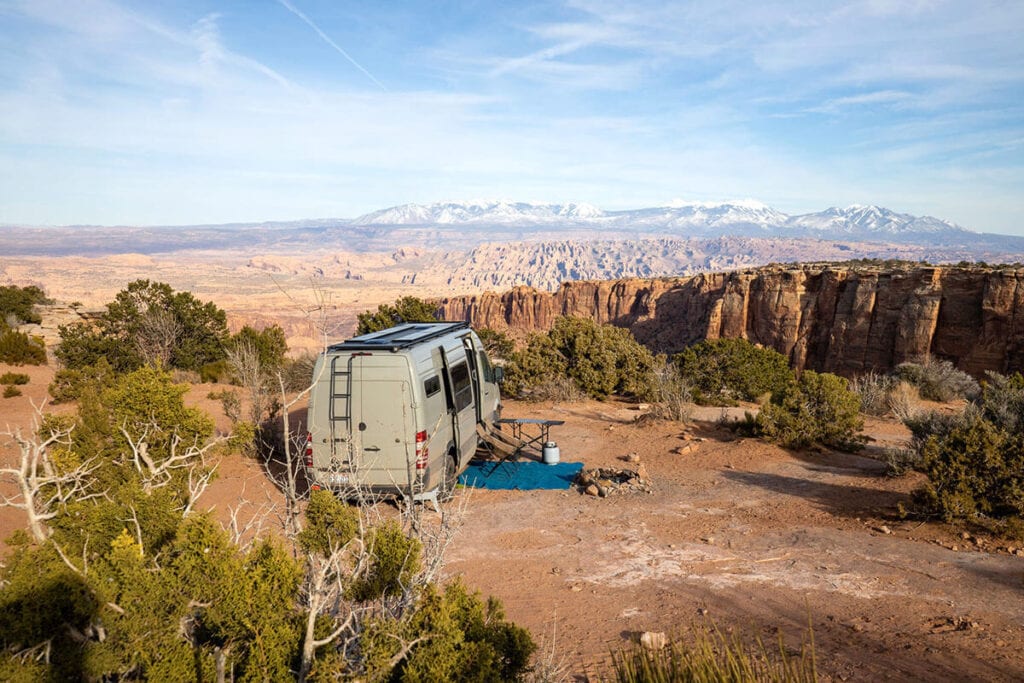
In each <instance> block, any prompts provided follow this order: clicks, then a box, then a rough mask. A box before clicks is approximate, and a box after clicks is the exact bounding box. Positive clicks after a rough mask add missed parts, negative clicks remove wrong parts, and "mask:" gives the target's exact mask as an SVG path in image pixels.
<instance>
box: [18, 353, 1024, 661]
mask: <svg viewBox="0 0 1024 683" xmlns="http://www.w3.org/2000/svg"><path fill="white" fill-rule="evenodd" d="M8 369H11V368H7V367H5V366H0V373H2V372H4V371H6V370H8ZM14 370H15V371H19V372H26V373H28V374H29V375H30V376H31V378H32V380H31V382H30V383H29V384H28V385H26V386H25V387H22V390H23V392H24V395H23V396H19V397H15V398H10V399H0V429H2V428H3V427H4V426H5V425H8V426H10V427H14V426H16V425H21V426H26V425H28V424H29V423H30V422H31V417H32V410H33V409H32V403H31V401H32V400H34V401H35V402H36V403H39V402H41V401H42V399H43V398H44V397H45V395H46V384H47V383H48V382H49V377H50V376H51V373H52V371H51V370H49V369H47V368H14ZM211 388H213V387H211V386H209V385H207V386H199V387H196V388H194V389H193V391H192V392H191V393H190V397H191V400H193V401H194V402H195V403H196V404H198V405H201V406H202V407H204V408H205V409H206V410H208V411H209V412H210V413H211V414H212V415H214V416H216V417H217V418H218V420H219V421H220V423H221V425H222V426H223V425H224V418H223V416H222V415H221V414H220V410H219V406H218V404H217V403H216V402H215V401H211V400H209V399H208V398H206V394H207V393H209V391H210V390H211ZM300 412H301V411H300ZM740 412H742V411H740ZM638 414H639V413H638V411H637V410H635V409H634V407H633V406H629V405H627V404H620V403H615V402H605V403H599V402H583V403H572V404H551V403H547V404H521V403H515V402H509V403H508V404H507V405H506V409H505V415H506V416H511V417H548V418H553V419H560V420H564V421H565V424H564V425H562V426H559V427H555V428H553V429H552V432H551V436H552V438H553V439H555V440H557V441H558V444H559V447H560V451H561V459H562V461H564V462H569V461H572V462H583V463H584V464H585V466H586V467H587V468H593V467H615V468H621V469H633V470H635V469H637V468H638V467H639V466H640V465H642V466H643V468H644V469H645V470H646V472H647V475H648V479H649V482H650V488H651V490H650V492H646V493H641V492H629V493H625V492H623V493H613V494H612V495H609V496H608V497H605V498H600V497H593V496H588V495H583V494H581V493H579V492H577V491H575V490H573V491H485V490H477V489H460V490H459V492H458V493H457V496H456V499H455V501H454V502H453V503H449V504H448V505H451V506H462V507H463V508H464V511H465V512H464V519H463V521H462V527H461V530H460V532H459V534H458V536H457V538H456V540H455V543H454V544H453V546H452V547H451V549H450V551H449V555H448V562H447V565H446V571H447V574H448V576H449V577H454V576H461V577H463V579H464V581H465V582H466V583H467V585H469V586H470V587H472V588H475V589H477V590H479V591H481V592H482V593H483V594H490V595H495V596H497V597H498V598H500V599H501V600H502V602H503V603H504V605H505V607H506V612H507V614H508V616H509V617H510V618H511V619H512V620H514V621H516V622H517V623H519V624H521V625H524V626H526V627H528V628H529V629H530V630H531V631H532V632H533V634H534V637H535V639H536V640H537V641H538V642H539V643H541V644H542V646H543V647H544V648H545V649H549V648H551V646H552V639H553V643H554V652H555V655H554V658H555V659H556V660H561V661H564V663H565V664H566V666H567V667H568V672H569V673H570V674H571V675H572V676H573V677H574V678H575V680H587V677H588V675H589V676H590V677H591V679H592V678H593V676H594V674H595V673H596V672H597V671H598V662H600V661H601V660H603V659H606V658H607V656H608V654H609V652H610V651H611V650H612V649H616V648H618V647H620V646H623V645H625V644H627V643H628V642H629V641H630V639H631V638H632V637H634V636H635V634H637V633H639V632H643V631H665V632H668V633H669V634H673V633H681V632H684V631H685V629H686V628H687V627H689V626H690V625H691V624H694V623H698V622H700V621H702V620H712V621H713V622H714V623H715V624H716V625H717V626H718V627H719V628H721V629H723V630H736V631H737V632H739V633H741V634H743V635H744V636H745V637H747V638H753V637H757V636H760V637H762V638H763V639H764V640H765V641H766V642H773V641H774V640H775V639H776V638H777V637H778V636H779V635H781V636H782V637H783V638H784V640H785V642H786V643H787V645H789V646H790V647H791V648H798V647H799V645H800V644H801V642H802V640H803V639H804V638H805V637H806V634H807V628H808V625H810V626H811V627H812V629H813V638H814V642H815V649H816V654H817V661H818V668H819V672H820V673H821V674H822V678H823V680H841V681H847V680H850V681H878V680H928V681H940V680H950V681H953V680H986V681H988V680H994V681H1011V680H1024V656H1022V654H1021V653H1022V651H1024V599H1022V598H1024V550H1020V549H1019V547H1017V546H1016V545H1015V544H1013V543H1012V542H1007V541H1004V540H1000V539H995V538H989V537H984V536H975V535H973V531H965V530H963V529H960V528H952V527H949V526H946V525H942V524H938V523H934V522H922V521H920V520H916V519H903V518H901V516H900V515H899V506H900V504H901V503H903V504H906V503H908V501H909V499H910V492H911V491H912V490H913V489H914V488H915V487H916V486H918V485H919V484H920V479H919V478H918V476H917V475H908V476H906V477H901V478H890V477H886V476H885V475H884V467H883V466H882V465H881V464H880V463H879V462H878V461H877V460H875V459H872V458H870V457H864V456H863V455H862V456H855V455H846V454H839V453H833V452H821V453H792V452H788V451H785V450H783V449H780V448H776V447H774V446H770V445H767V444H764V443H761V442H760V441H757V440H753V439H743V438H736V437H735V436H734V435H733V434H732V433H731V432H730V431H728V430H726V429H723V428H720V427H718V426H717V420H718V418H719V416H720V414H721V411H720V409H698V410H697V411H696V412H695V414H694V418H693V420H692V421H691V423H689V425H683V424H680V423H664V422H661V423H658V422H643V421H642V422H636V421H635V418H636V417H637V415H638ZM866 431H867V433H868V435H869V436H871V437H873V438H874V439H876V441H874V442H872V443H871V444H870V445H869V447H868V449H866V451H865V455H868V456H870V455H873V454H874V455H877V454H878V453H879V452H880V451H881V450H882V449H883V448H884V447H886V446H892V445H898V444H900V443H901V442H902V441H904V440H905V439H906V437H907V434H906V432H905V430H904V429H903V427H902V426H901V425H899V424H897V423H895V422H894V421H889V420H876V419H869V420H868V424H867V430H866ZM0 441H5V440H2V439H0ZM680 450H682V451H684V452H679V451H680ZM631 454H635V457H634V458H632V460H634V462H628V460H630V458H629V456H630V455H631ZM15 456H16V453H15V452H14V451H13V449H12V448H11V447H10V445H9V444H7V443H3V444H2V446H0V458H2V463H3V466H7V465H8V463H11V462H12V459H13V458H14V457H15ZM637 457H638V458H639V462H635V460H636V458H637ZM0 493H4V494H11V493H13V490H12V489H11V487H10V486H9V485H6V484H5V485H3V487H2V491H0ZM202 502H203V505H204V506H205V507H207V508H211V507H212V508H214V509H215V510H216V514H217V515H218V517H219V518H220V519H221V520H223V521H225V522H226V521H227V520H228V518H229V517H230V510H231V509H232V508H237V507H238V506H239V505H242V506H243V507H245V508H247V509H248V510H249V511H250V512H251V511H255V510H258V509H261V508H262V509H272V508H274V507H275V506H279V504H280V496H279V494H278V492H277V491H276V490H275V489H274V488H273V487H272V486H271V485H270V484H269V482H268V480H267V478H266V476H265V474H264V473H263V471H262V469H261V467H260V466H259V465H258V464H257V463H255V462H253V461H251V460H249V461H247V460H243V459H242V458H240V457H237V456H232V457H229V458H226V459H225V460H224V461H223V462H222V463H221V464H220V469H219V478H218V480H217V481H216V482H215V483H214V484H213V485H212V486H211V487H210V489H209V490H208V491H207V492H206V494H204V498H203V500H202ZM451 509H452V508H449V510H451ZM431 514H434V513H431ZM22 525H23V519H22V516H21V513H20V512H19V511H18V510H15V509H13V508H10V507H2V508H0V537H6V536H7V535H8V534H9V533H10V531H11V530H13V529H15V528H18V527H20V526H22ZM268 525H273V516H272V515H271V516H269V517H268ZM0 550H2V549H0Z"/></svg>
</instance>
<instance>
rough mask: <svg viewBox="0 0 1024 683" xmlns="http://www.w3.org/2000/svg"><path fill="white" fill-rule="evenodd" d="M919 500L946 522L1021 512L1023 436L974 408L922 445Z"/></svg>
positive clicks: (1017, 515) (1023, 513) (1023, 511)
mask: <svg viewBox="0 0 1024 683" xmlns="http://www.w3.org/2000/svg"><path fill="white" fill-rule="evenodd" d="M921 470H922V471H923V472H924V473H925V474H926V475H927V476H928V483H927V485H926V486H925V488H924V489H923V490H922V491H921V492H920V496H919V499H920V500H921V501H923V502H924V503H925V505H926V506H927V507H928V508H930V509H931V510H933V511H935V512H938V513H939V514H941V515H942V516H943V518H944V519H946V520H947V521H952V520H958V519H960V520H962V519H966V520H971V519H977V518H979V517H995V518H1020V517H1022V516H1024V435H1022V434H1020V433H1019V432H1007V431H1005V430H1002V429H1000V428H999V427H998V426H997V425H995V424H994V423H993V422H991V421H989V420H987V419H985V418H984V417H983V416H982V415H980V414H978V413H977V412H975V411H971V412H970V413H968V414H966V415H965V416H964V417H963V418H962V420H960V421H959V422H957V423H955V424H953V425H952V426H951V427H950V428H949V429H948V430H947V431H945V432H944V433H941V432H939V433H936V434H934V435H932V436H930V437H929V438H927V439H926V440H925V442H924V444H923V445H922V447H921Z"/></svg>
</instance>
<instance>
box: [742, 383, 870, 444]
mask: <svg viewBox="0 0 1024 683" xmlns="http://www.w3.org/2000/svg"><path fill="white" fill-rule="evenodd" d="M757 423H758V426H759V427H760V429H761V432H762V434H763V435H764V436H765V437H766V438H767V439H769V440H770V441H775V442H777V443H779V444H781V445H783V446H785V447H786V448H798V449H799V448H808V447H810V446H815V445H820V446H827V447H829V448H836V449H839V450H848V451H853V450H857V449H859V448H861V446H862V445H863V441H864V438H863V436H862V435H860V434H859V432H860V430H861V429H863V427H864V421H863V420H862V419H861V417H860V397H859V396H857V394H855V393H853V392H852V391H850V390H849V388H848V384H847V381H846V380H845V379H844V378H842V377H837V376H836V375H833V374H830V373H827V372H826V373H821V374H819V373H817V372H813V371H811V370H806V371H804V373H803V374H802V375H801V376H800V380H799V381H796V382H791V383H790V384H788V385H787V386H786V387H784V388H783V389H782V390H781V391H778V392H776V393H774V394H772V400H771V403H768V404H767V405H765V406H764V407H763V408H762V409H761V412H760V413H759V414H758V416H757Z"/></svg>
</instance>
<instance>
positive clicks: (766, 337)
mask: <svg viewBox="0 0 1024 683" xmlns="http://www.w3.org/2000/svg"><path fill="white" fill-rule="evenodd" d="M442 309H443V314H444V317H445V319H448V320H468V321H470V322H471V323H472V324H473V325H474V326H476V327H490V328H494V329H511V330H514V331H535V330H546V329H548V328H549V327H550V326H551V325H552V323H553V321H554V320H555V318H557V317H558V316H562V315H572V316H583V317H587V318H592V319H594V320H596V321H597V322H600V323H610V324H613V325H617V326H620V327H628V328H629V329H630V330H631V331H632V332H633V334H634V335H635V336H636V338H637V339H638V340H639V341H640V342H642V343H644V344H646V345H647V346H649V347H651V348H652V349H654V350H655V351H659V352H667V353H674V352H678V351H680V350H682V349H683V348H685V347H686V346H688V345H691V344H694V343H696V342H698V341H701V340H704V339H716V338H719V337H740V338H743V339H748V340H750V341H752V342H754V343H757V344H762V345H764V346H767V347H771V348H774V349H776V350H778V351H779V352H781V353H783V354H785V355H787V356H788V357H789V358H790V360H791V362H792V363H793V365H794V366H795V367H797V368H809V369H813V370H821V371H828V372H835V373H838V374H842V375H845V376H854V375H857V374H861V373H864V372H867V371H869V370H876V371H886V370H889V369H891V368H892V367H894V366H896V365H897V364H899V363H902V362H904V361H907V360H915V359H921V358H922V357H924V356H926V355H930V356H932V357H934V358H939V359H945V360H949V361H951V362H953V363H954V364H955V365H956V366H957V367H958V368H960V369H962V370H964V371H966V372H969V373H971V374H973V375H975V376H981V375H982V374H983V373H984V371H986V370H995V371H997V372H1002V373H1007V372H1014V371H1018V370H1024V270H1019V269H1014V268H983V267H965V268H961V267H932V266H923V265H922V266H913V265H898V266H893V267H880V266H859V265H858V266H842V265H829V264H807V265H802V266H768V267H765V268H759V269H751V270H742V271H734V272H728V273H711V274H700V275H695V276H691V277H678V278H661V279H624V280H614V281H586V282H567V283H564V284H562V286H561V287H560V288H559V289H558V290H557V291H556V292H553V293H549V292H543V291H538V290H536V289H533V288H530V287H517V288H515V289H512V290H511V291H508V292H506V293H504V294H495V293H492V292H488V293H485V294H481V295H476V296H463V297H454V298H449V299H445V300H444V301H443V302H442Z"/></svg>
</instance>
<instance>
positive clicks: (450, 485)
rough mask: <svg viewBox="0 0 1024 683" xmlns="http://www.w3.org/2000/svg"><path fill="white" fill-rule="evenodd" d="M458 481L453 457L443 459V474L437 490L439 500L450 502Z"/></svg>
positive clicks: (457, 468) (456, 467) (457, 466)
mask: <svg viewBox="0 0 1024 683" xmlns="http://www.w3.org/2000/svg"><path fill="white" fill-rule="evenodd" d="M458 481H459V465H458V463H457V462H455V456H454V455H449V456H448V457H447V458H445V459H444V472H443V474H442V476H441V484H440V486H439V487H438V490H437V497H438V499H439V500H442V501H446V500H451V499H452V496H454V495H455V485H456V484H457V483H458Z"/></svg>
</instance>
